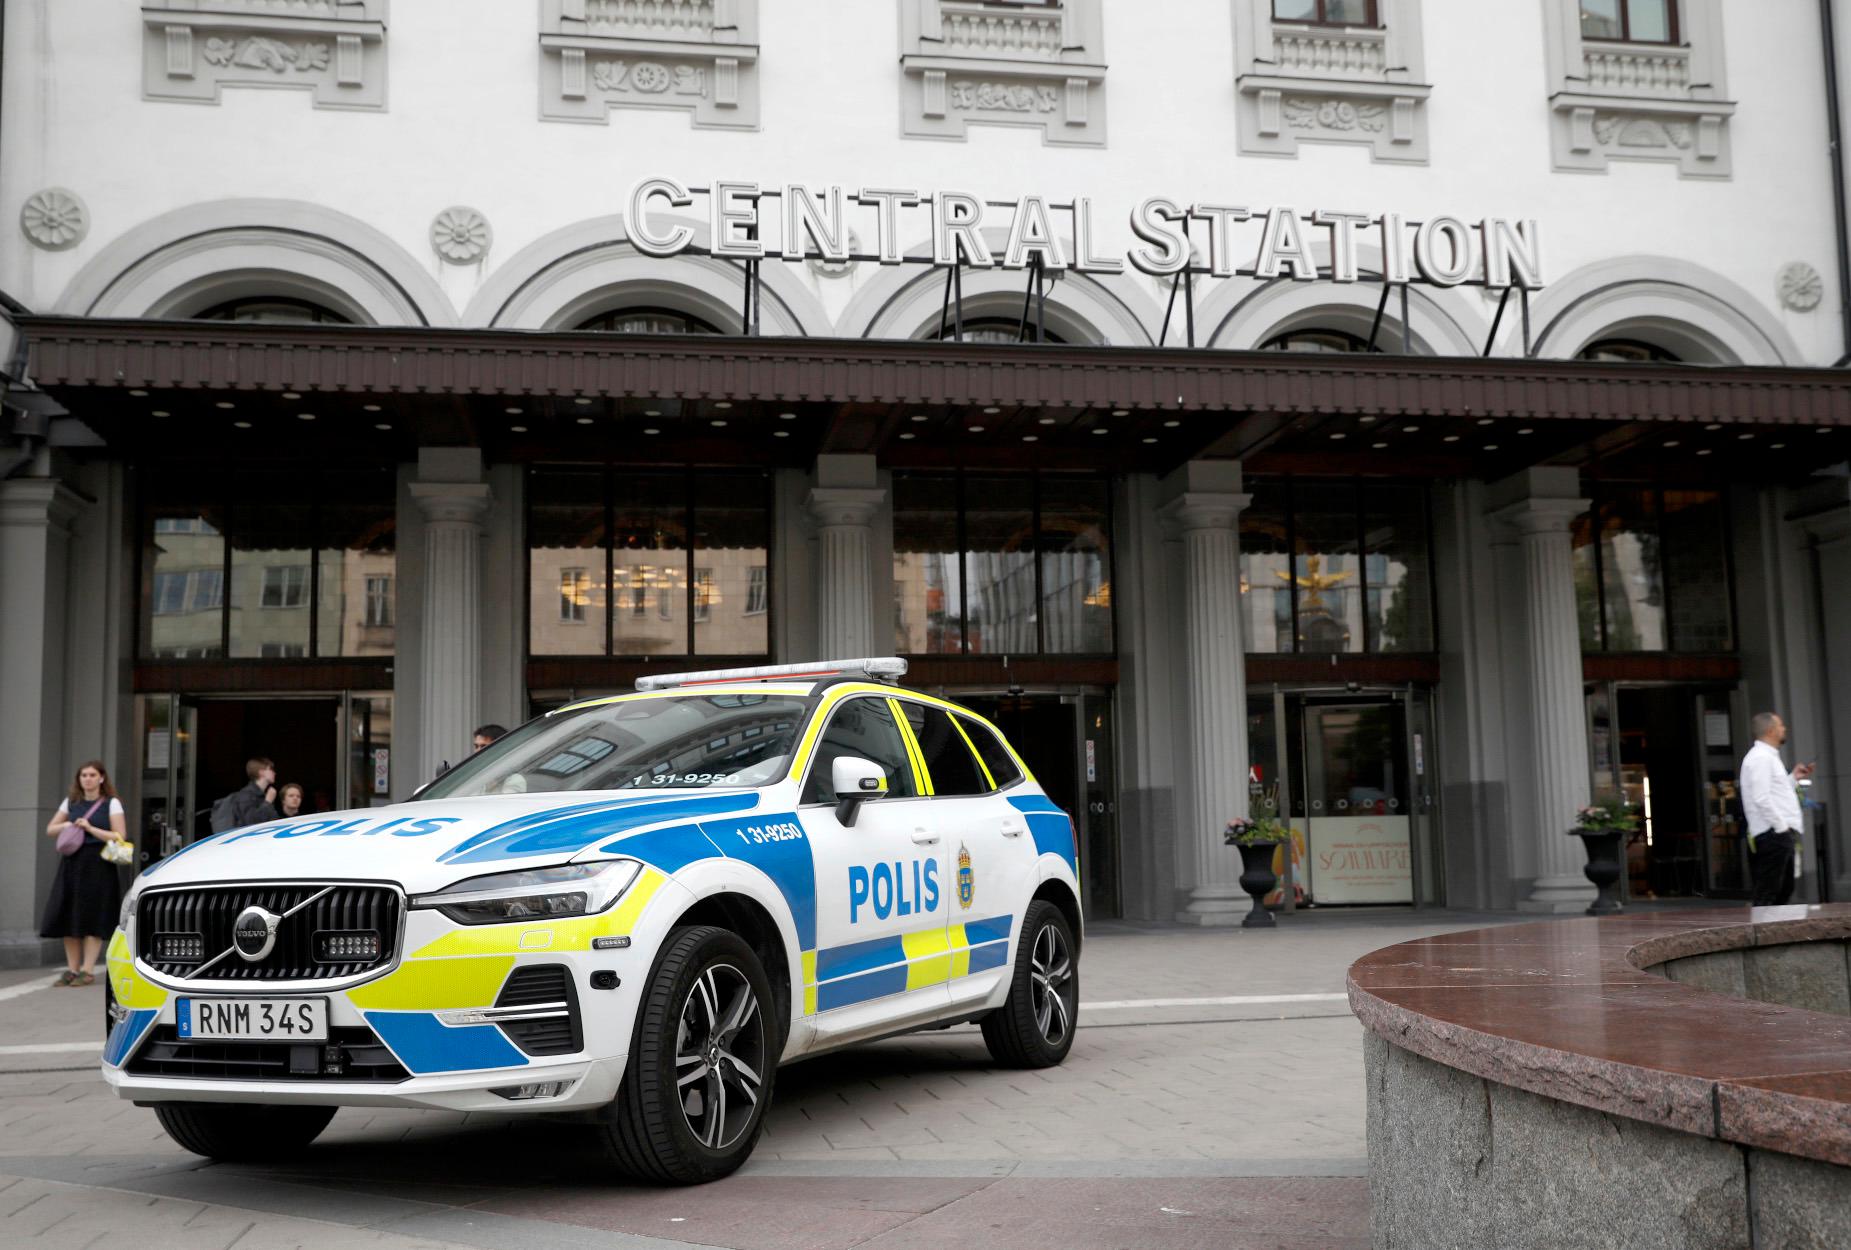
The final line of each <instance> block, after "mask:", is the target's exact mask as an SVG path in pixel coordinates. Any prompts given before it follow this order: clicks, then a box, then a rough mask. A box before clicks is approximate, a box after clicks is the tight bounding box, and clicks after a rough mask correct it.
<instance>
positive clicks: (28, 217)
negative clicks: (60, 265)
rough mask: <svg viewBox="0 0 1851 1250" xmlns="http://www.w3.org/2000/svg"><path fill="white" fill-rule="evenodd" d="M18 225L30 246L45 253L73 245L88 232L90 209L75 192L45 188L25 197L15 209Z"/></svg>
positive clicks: (79, 241) (81, 240)
mask: <svg viewBox="0 0 1851 1250" xmlns="http://www.w3.org/2000/svg"><path fill="white" fill-rule="evenodd" d="M19 228H20V229H21V230H23V231H25V234H26V237H27V238H28V239H31V240H32V242H33V245H34V246H36V247H42V248H44V249H45V250H46V251H48V252H62V251H63V250H64V249H65V248H67V247H76V246H77V245H78V244H79V243H82V242H83V240H84V236H85V235H86V234H89V233H90V210H89V209H88V208H86V207H85V206H84V202H83V201H82V200H81V199H79V198H78V196H77V192H75V191H66V190H65V189H64V188H63V187H46V188H45V189H44V190H43V191H35V192H33V193H32V194H31V195H29V196H27V197H26V203H25V205H24V206H23V207H22V208H21V209H20V210H19Z"/></svg>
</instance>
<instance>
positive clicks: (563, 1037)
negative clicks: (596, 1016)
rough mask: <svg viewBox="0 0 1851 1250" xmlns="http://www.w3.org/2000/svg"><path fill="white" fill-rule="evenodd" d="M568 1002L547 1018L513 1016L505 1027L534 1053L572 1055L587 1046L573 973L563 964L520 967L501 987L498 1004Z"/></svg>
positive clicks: (519, 1043) (523, 1046)
mask: <svg viewBox="0 0 1851 1250" xmlns="http://www.w3.org/2000/svg"><path fill="white" fill-rule="evenodd" d="M546 1003H564V1004H565V1010H564V1011H563V1012H561V1013H560V1014H559V1015H557V1016H552V1017H549V1018H547V1019H544V1020H509V1021H506V1022H504V1023H503V1024H502V1026H501V1031H502V1032H504V1033H506V1034H507V1035H508V1039H509V1040H510V1041H512V1042H513V1043H514V1044H515V1045H516V1046H519V1047H520V1048H521V1049H522V1050H524V1051H526V1052H527V1053H528V1054H530V1055H570V1054H574V1053H576V1052H577V1051H579V1050H582V1049H583V1048H584V1044H583V1043H582V1042H581V1041H580V1040H579V1036H580V1035H579V1019H578V995H577V994H576V993H574V992H573V989H572V976H571V973H569V972H568V971H567V970H566V969H565V968H564V967H562V966H560V965H559V964H544V965H541V966H539V967H534V968H521V969H518V970H517V971H516V972H515V973H514V975H513V976H511V977H509V978H508V980H507V982H506V983H505V984H504V985H503V986H502V987H501V996H500V997H499V998H497V999H496V1000H495V1006H496V1007H498V1008H507V1007H538V1006H541V1005H542V1004H546Z"/></svg>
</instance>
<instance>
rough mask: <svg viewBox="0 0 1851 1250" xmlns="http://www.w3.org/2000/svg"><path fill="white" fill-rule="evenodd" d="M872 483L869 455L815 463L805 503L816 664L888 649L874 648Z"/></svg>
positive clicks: (879, 494) (881, 498)
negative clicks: (811, 522) (812, 537)
mask: <svg viewBox="0 0 1851 1250" xmlns="http://www.w3.org/2000/svg"><path fill="white" fill-rule="evenodd" d="M877 480H878V479H877V478H876V477H875V469H874V457H872V456H822V457H819V458H818V460H817V468H816V482H817V484H816V486H815V487H814V488H813V489H812V490H811V491H810V495H809V498H808V500H806V503H807V505H808V507H809V509H810V515H811V516H812V517H813V518H814V519H815V521H816V645H817V651H818V655H817V657H816V658H817V659H822V660H845V659H859V658H861V657H863V656H869V655H874V654H876V653H877V651H887V650H891V649H892V648H891V645H890V644H888V645H882V646H880V647H878V648H877V646H876V643H875V638H876V637H877V636H878V635H877V633H876V630H875V622H874V617H873V612H874V568H873V560H872V552H873V548H874V530H873V522H874V515H875V513H876V512H878V511H879V510H880V506H881V504H882V503H884V502H885V501H886V498H887V492H886V491H884V490H882V489H880V487H879V486H878V485H876V481H877ZM889 633H891V630H890V631H889Z"/></svg>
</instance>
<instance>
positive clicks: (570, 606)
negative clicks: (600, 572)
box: [559, 568, 591, 625]
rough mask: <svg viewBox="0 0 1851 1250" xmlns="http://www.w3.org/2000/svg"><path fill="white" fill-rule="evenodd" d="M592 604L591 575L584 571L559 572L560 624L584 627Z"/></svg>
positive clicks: (577, 569) (569, 569)
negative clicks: (587, 612)
mask: <svg viewBox="0 0 1851 1250" xmlns="http://www.w3.org/2000/svg"><path fill="white" fill-rule="evenodd" d="M590 604H591V574H590V573H589V572H587V571H586V570H584V569H579V568H566V569H560V570H559V623H560V624H562V625H583V624H584V623H585V609H586V608H587V607H589V606H590Z"/></svg>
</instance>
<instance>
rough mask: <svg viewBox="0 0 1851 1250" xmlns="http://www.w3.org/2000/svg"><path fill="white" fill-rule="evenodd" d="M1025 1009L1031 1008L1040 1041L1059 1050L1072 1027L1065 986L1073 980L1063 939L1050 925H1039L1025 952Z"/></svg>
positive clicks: (1070, 960)
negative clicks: (1027, 954)
mask: <svg viewBox="0 0 1851 1250" xmlns="http://www.w3.org/2000/svg"><path fill="white" fill-rule="evenodd" d="M1028 976H1029V989H1028V1001H1029V1005H1030V1006H1031V1007H1032V1008H1034V1012H1035V1027H1036V1028H1037V1029H1039V1030H1040V1032H1041V1040H1042V1041H1044V1042H1046V1043H1047V1044H1048V1045H1049V1046H1059V1045H1060V1044H1061V1043H1062V1042H1064V1041H1066V1040H1067V1031H1068V1030H1069V1029H1071V1028H1072V1027H1073V1020H1072V1014H1071V1012H1070V1010H1069V1009H1068V1006H1067V984H1068V982H1069V981H1071V980H1072V979H1073V957H1072V956H1071V955H1069V954H1068V952H1067V942H1066V939H1064V938H1062V937H1061V934H1060V930H1059V929H1057V928H1055V927H1054V926H1053V925H1051V924H1050V925H1043V926H1042V927H1041V932H1039V933H1037V934H1036V935H1035V944H1034V947H1033V948H1032V949H1031V951H1030V952H1029V968H1028Z"/></svg>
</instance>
